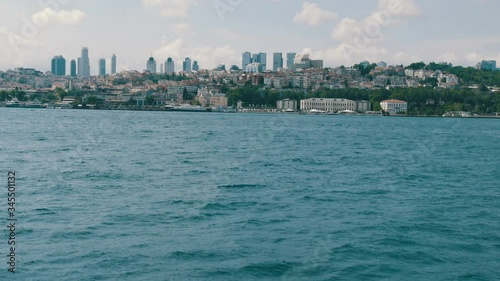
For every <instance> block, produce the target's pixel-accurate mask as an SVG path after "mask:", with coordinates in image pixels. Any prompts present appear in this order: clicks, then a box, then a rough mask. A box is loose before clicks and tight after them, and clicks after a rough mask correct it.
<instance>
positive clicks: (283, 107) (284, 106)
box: [276, 99, 298, 111]
mask: <svg viewBox="0 0 500 281" xmlns="http://www.w3.org/2000/svg"><path fill="white" fill-rule="evenodd" d="M297 105H298V103H297V101H296V100H291V99H284V100H279V101H277V102H276V108H277V109H278V110H280V111H290V110H293V111H297Z"/></svg>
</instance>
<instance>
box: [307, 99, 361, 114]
mask: <svg viewBox="0 0 500 281" xmlns="http://www.w3.org/2000/svg"><path fill="white" fill-rule="evenodd" d="M300 109H301V110H302V111H311V110H313V109H314V110H319V111H325V112H327V113H336V112H342V111H356V110H357V104H356V102H355V101H352V100H348V99H306V100H301V101H300Z"/></svg>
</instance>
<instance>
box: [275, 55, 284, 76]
mask: <svg viewBox="0 0 500 281" xmlns="http://www.w3.org/2000/svg"><path fill="white" fill-rule="evenodd" d="M280 68H283V53H274V55H273V71H274V72H277V71H278V69H280Z"/></svg>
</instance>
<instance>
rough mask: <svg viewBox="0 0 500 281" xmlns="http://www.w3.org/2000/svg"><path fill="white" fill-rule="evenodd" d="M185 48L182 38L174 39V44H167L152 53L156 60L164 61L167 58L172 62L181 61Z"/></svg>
mask: <svg viewBox="0 0 500 281" xmlns="http://www.w3.org/2000/svg"><path fill="white" fill-rule="evenodd" d="M184 50H185V46H184V40H183V39H182V38H178V39H176V40H175V41H174V42H172V43H170V44H167V45H165V46H163V47H161V48H159V49H157V50H155V51H154V52H153V56H154V57H156V60H160V61H162V60H165V59H167V58H169V57H171V58H173V59H174V60H180V59H182V55H183V54H184Z"/></svg>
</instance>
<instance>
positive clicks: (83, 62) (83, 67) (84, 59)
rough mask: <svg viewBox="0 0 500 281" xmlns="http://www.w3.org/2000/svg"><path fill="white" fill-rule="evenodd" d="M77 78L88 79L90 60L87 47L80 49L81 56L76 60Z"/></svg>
mask: <svg viewBox="0 0 500 281" xmlns="http://www.w3.org/2000/svg"><path fill="white" fill-rule="evenodd" d="M78 76H80V77H83V78H90V59H89V49H88V48H87V47H83V48H82V55H81V57H80V58H79V59H78Z"/></svg>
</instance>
